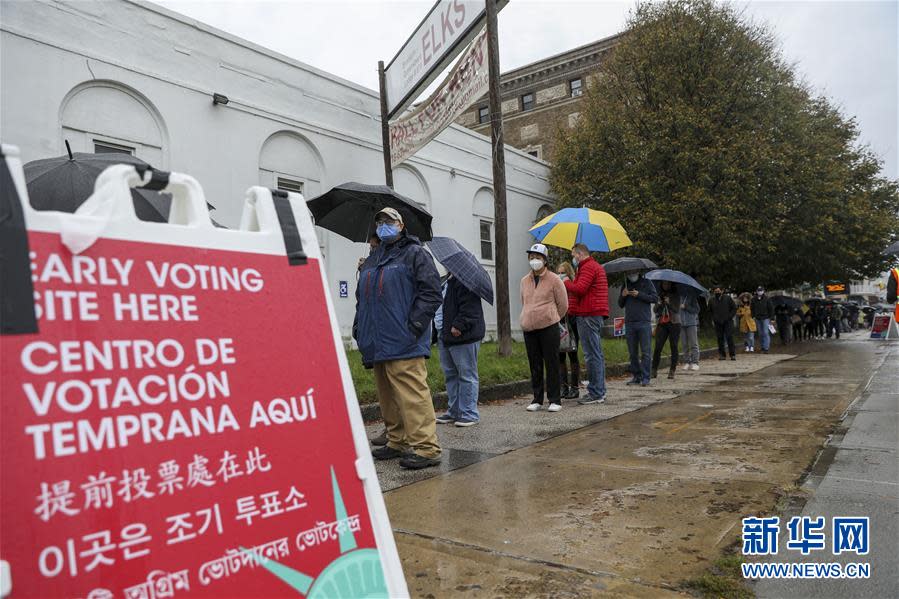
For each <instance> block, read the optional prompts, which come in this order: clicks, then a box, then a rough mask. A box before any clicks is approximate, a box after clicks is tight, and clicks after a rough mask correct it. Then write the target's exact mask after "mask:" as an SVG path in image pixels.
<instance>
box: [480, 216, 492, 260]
mask: <svg viewBox="0 0 899 599" xmlns="http://www.w3.org/2000/svg"><path fill="white" fill-rule="evenodd" d="M481 260H493V223H491V222H490V221H489V220H482V221H481Z"/></svg>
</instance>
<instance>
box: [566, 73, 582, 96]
mask: <svg viewBox="0 0 899 599" xmlns="http://www.w3.org/2000/svg"><path fill="white" fill-rule="evenodd" d="M568 87H569V89H571V97H572V98H576V97H578V96H580V95H581V94H583V93H584V80H583V79H581V78H580V77H578V78H577V79H572V80H571V81H569V82H568Z"/></svg>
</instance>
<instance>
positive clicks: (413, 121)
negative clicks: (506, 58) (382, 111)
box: [390, 28, 489, 166]
mask: <svg viewBox="0 0 899 599" xmlns="http://www.w3.org/2000/svg"><path fill="white" fill-rule="evenodd" d="M488 71H489V69H488V65H487V30H486V28H485V29H482V30H481V32H480V33H478V35H477V37H475V38H474V40H472V42H471V45H470V46H468V48H466V49H465V52H464V53H463V54H462V56H461V57H460V58H459V62H457V63H456V66H454V67H453V70H452V71H450V73H449V75H447V78H446V79H445V80H444V81H443V83H441V84H440V87H438V88H437V89H436V90H435V91H434V93H433V94H431V96H430V97H429V98H428V99H427V100H425V101H424V102H422V103H421V105H419V106H418V107H416V108H415V109H414V110H412V111H411V112H410V113H409V114H407V115H404V116H403V117H402V118H400V119H397V120H396V121H394V122H391V123H390V162H391V164H392V165H393V166H396V165H398V164H399V163H401V162H402V161H404V160H406V159H407V158H409V157H410V156H412V155H413V154H415V152H417V151H418V150H420V149H421V148H422V146H424V145H425V144H427V143H428V142H429V141H431V140H432V139H434V138H435V137H436V136H437V134H438V133H440V132H441V131H443V130H444V129H445V128H446V127H448V126H449V125H450V124H451V123H452V122H453V121H455V120H456V119H457V118H459V115H461V114H462V113H463V112H465V111H466V110H467V109H468V107H469V106H471V105H472V104H473V103H474V102H476V101H477V100H478V98H480V97H482V96H483V95H484V94H486V93H487V89H488V83H489V72H488Z"/></svg>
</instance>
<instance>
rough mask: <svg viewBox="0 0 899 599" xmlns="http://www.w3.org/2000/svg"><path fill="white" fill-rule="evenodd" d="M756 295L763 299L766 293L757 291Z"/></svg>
mask: <svg viewBox="0 0 899 599" xmlns="http://www.w3.org/2000/svg"><path fill="white" fill-rule="evenodd" d="M755 294H756V295H757V296H759V297H762V296H763V295H765V292H764V291H756V292H755Z"/></svg>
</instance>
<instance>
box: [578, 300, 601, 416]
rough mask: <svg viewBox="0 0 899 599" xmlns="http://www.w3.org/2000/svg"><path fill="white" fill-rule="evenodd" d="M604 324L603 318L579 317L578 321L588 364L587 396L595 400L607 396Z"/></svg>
mask: <svg viewBox="0 0 899 599" xmlns="http://www.w3.org/2000/svg"><path fill="white" fill-rule="evenodd" d="M602 323H603V317H602V316H578V319H577V332H578V336H580V338H581V347H582V348H584V361H585V362H586V363H587V364H586V366H587V379H588V380H589V383H588V384H587V395H589V396H590V397H594V398H599V397H605V396H606V359H605V356H604V355H603V353H602V337H600V333H601V332H602Z"/></svg>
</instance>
